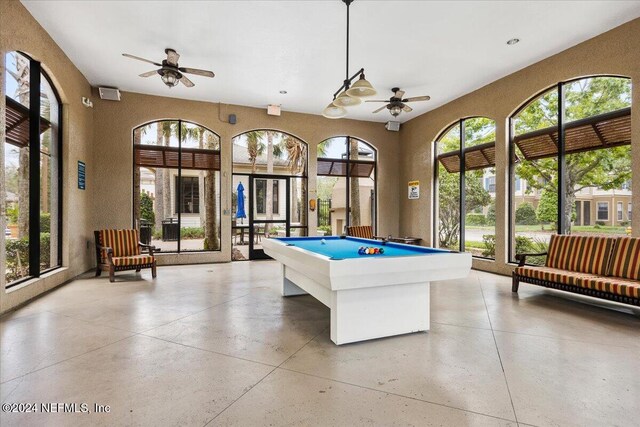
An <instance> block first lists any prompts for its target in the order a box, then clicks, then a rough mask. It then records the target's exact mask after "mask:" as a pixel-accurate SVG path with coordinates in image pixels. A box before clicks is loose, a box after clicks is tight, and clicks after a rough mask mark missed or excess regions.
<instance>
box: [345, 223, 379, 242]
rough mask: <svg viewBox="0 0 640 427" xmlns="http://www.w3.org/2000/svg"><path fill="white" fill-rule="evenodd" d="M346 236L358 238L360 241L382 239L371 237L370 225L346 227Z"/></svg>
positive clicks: (371, 229)
mask: <svg viewBox="0 0 640 427" xmlns="http://www.w3.org/2000/svg"><path fill="white" fill-rule="evenodd" d="M347 236H351V237H360V238H362V239H384V238H383V237H380V236H374V235H373V228H372V227H371V226H370V225H352V226H350V227H347Z"/></svg>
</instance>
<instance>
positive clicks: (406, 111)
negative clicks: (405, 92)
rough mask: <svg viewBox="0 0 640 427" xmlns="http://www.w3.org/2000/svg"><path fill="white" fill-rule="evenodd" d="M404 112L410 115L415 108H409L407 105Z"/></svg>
mask: <svg viewBox="0 0 640 427" xmlns="http://www.w3.org/2000/svg"><path fill="white" fill-rule="evenodd" d="M402 111H404V112H405V113H410V112H412V111H413V108H411V107H409V106H408V105H405V106H404V107H402Z"/></svg>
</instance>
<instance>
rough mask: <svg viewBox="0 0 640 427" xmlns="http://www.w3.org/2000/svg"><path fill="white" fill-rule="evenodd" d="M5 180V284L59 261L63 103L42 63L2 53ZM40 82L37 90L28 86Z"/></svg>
mask: <svg viewBox="0 0 640 427" xmlns="http://www.w3.org/2000/svg"><path fill="white" fill-rule="evenodd" d="M4 61H5V70H6V71H5V85H6V86H5V93H6V113H5V114H6V115H5V120H6V124H5V133H6V135H5V141H4V182H5V187H6V194H5V195H4V197H5V204H6V211H7V218H6V220H7V227H6V229H5V230H4V232H5V237H6V243H7V244H6V254H5V255H3V256H6V270H5V283H6V286H7V287H11V286H14V285H16V284H18V283H20V282H21V281H23V280H25V279H27V278H31V277H38V276H39V275H40V274H41V273H43V272H45V271H48V270H51V269H52V268H55V267H59V266H60V265H61V264H62V259H61V241H62V239H61V227H62V221H61V219H60V211H61V210H60V201H61V200H62V186H61V175H60V173H61V165H60V161H61V155H60V150H61V135H62V132H61V127H60V122H61V120H60V118H61V117H62V105H61V103H60V99H59V97H58V94H57V92H56V91H55V89H54V87H53V84H52V83H51V81H50V79H49V77H48V76H47V75H46V74H45V73H44V72H43V71H42V70H41V66H40V63H39V62H38V61H35V60H33V59H31V58H29V57H28V56H26V55H24V54H21V53H19V52H9V53H8V54H7V55H6V56H5V58H4ZM31 88H39V90H35V91H33V90H31Z"/></svg>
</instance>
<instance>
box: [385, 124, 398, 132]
mask: <svg viewBox="0 0 640 427" xmlns="http://www.w3.org/2000/svg"><path fill="white" fill-rule="evenodd" d="M384 127H385V129H387V130H388V131H391V132H398V131H399V130H400V122H387V123H385V125H384Z"/></svg>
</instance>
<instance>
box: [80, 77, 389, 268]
mask: <svg viewBox="0 0 640 427" xmlns="http://www.w3.org/2000/svg"><path fill="white" fill-rule="evenodd" d="M132 78H135V77H132ZM157 83H158V84H162V83H161V82H160V81H159V80H158V82H157ZM169 90H170V89H169V88H167V93H169ZM193 90H198V87H197V86H196V87H195V88H194V89H193ZM93 98H94V109H95V126H94V136H93V140H94V158H93V164H94V169H93V171H92V173H93V174H94V175H95V176H94V178H95V182H96V187H95V192H96V197H95V200H94V203H93V220H94V222H93V225H94V227H130V226H131V216H132V203H133V193H132V191H133V188H132V179H133V168H132V164H133V148H132V137H131V135H132V131H133V129H134V128H135V127H137V126H139V125H140V124H143V123H147V122H150V121H155V120H160V119H184V120H188V121H192V122H195V123H198V124H200V125H202V126H205V127H207V128H209V129H211V130H212V131H213V132H216V133H217V134H218V135H220V148H221V159H222V160H221V208H222V229H221V237H222V250H221V251H220V252H211V253H199V254H192V253H183V254H180V255H169V254H163V255H161V256H160V258H159V263H162V264H166V263H182V262H212V261H229V260H230V259H231V217H230V209H231V173H232V167H231V160H232V159H231V155H232V152H231V150H232V144H231V140H232V138H233V137H234V136H236V135H239V134H241V133H244V132H247V131H250V130H255V129H274V130H278V131H283V132H287V133H290V134H292V135H294V136H296V137H298V138H300V139H301V140H303V141H304V142H306V143H307V144H308V146H309V198H315V197H316V195H315V191H316V162H315V159H316V156H317V144H318V143H320V142H322V141H323V140H325V139H327V138H330V137H333V136H340V135H350V136H354V137H357V138H359V139H362V140H364V141H366V142H368V143H370V144H371V145H373V146H374V147H375V148H376V149H377V150H378V156H377V158H378V159H379V160H378V197H379V203H378V225H379V232H380V233H382V235H387V234H397V233H398V231H399V229H398V213H399V210H398V203H399V201H400V197H399V194H398V187H399V181H398V173H397V170H398V163H399V134H398V133H397V132H389V131H387V130H386V129H385V128H384V124H383V123H373V122H364V121H357V120H345V119H342V120H330V119H326V118H324V117H322V116H319V115H311V114H300V113H291V112H286V111H283V112H282V115H281V116H279V117H278V116H269V115H267V111H266V106H265V108H264V109H261V108H250V107H242V106H237V105H226V104H214V103H208V102H197V101H188V100H181V99H175V98H166V97H158V96H150V95H142V94H138V93H128V92H124V93H122V98H121V101H118V102H115V101H102V100H100V99H99V98H98V97H97V94H96V93H95V92H94V97H93ZM229 114H235V115H236V117H237V123H236V124H235V125H231V124H229V123H228V116H229ZM97 195H99V196H97ZM308 218H309V226H310V228H309V233H310V234H311V235H315V225H316V221H317V211H315V212H308Z"/></svg>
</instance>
